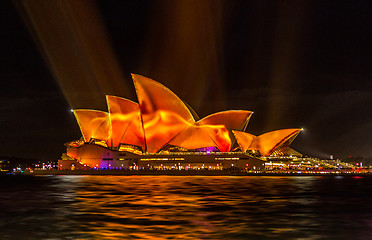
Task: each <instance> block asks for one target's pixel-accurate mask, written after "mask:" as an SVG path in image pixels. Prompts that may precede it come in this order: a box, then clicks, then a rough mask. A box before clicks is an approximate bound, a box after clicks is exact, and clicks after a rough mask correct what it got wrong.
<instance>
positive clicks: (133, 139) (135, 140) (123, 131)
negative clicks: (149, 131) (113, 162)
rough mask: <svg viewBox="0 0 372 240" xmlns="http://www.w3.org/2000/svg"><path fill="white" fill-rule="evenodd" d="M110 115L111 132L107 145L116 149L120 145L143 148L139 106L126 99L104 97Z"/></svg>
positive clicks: (143, 139) (143, 140)
mask: <svg viewBox="0 0 372 240" xmlns="http://www.w3.org/2000/svg"><path fill="white" fill-rule="evenodd" d="M106 99H107V106H108V109H109V113H110V122H111V129H110V130H111V131H110V141H109V145H110V146H113V147H118V146H119V144H120V143H124V144H131V145H136V146H140V147H142V148H143V149H144V148H145V138H144V133H143V126H142V121H141V114H140V111H139V105H138V104H137V103H135V102H132V101H130V100H128V99H125V98H121V97H115V96H106Z"/></svg>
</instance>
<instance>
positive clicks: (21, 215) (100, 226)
mask: <svg viewBox="0 0 372 240" xmlns="http://www.w3.org/2000/svg"><path fill="white" fill-rule="evenodd" d="M1 180H2V181H1V183H0V187H1V188H0V203H1V204H0V207H1V211H0V216H1V218H0V226H1V230H2V236H1V239H41V238H42V239H45V238H47V239H53V238H55V239H61V238H62V239H63V238H66V239H92V238H93V239H122V238H125V239H330V238H331V239H350V238H353V239H368V238H372V234H371V233H372V231H370V230H371V228H372V207H371V204H370V202H371V200H372V191H371V190H372V189H371V188H372V187H371V186H372V178H362V179H355V178H350V177H343V178H337V177H321V178H319V177H225V176H224V177H215V176H213V177H212V176H211V177H200V176H186V177H179V176H46V177H28V176H12V177H9V176H7V177H2V179H1Z"/></svg>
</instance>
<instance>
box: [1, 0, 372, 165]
mask: <svg viewBox="0 0 372 240" xmlns="http://www.w3.org/2000/svg"><path fill="white" fill-rule="evenodd" d="M0 5H1V11H2V13H1V16H0V18H1V20H2V21H1V41H2V44H0V47H1V52H2V54H1V63H2V64H1V68H0V69H1V71H0V74H1V82H2V87H1V89H0V100H1V105H0V116H1V117H0V126H1V135H0V145H1V148H0V155H1V156H18V157H30V158H41V159H47V160H55V159H57V158H58V157H59V156H60V155H61V154H62V152H64V150H65V147H64V145H63V144H64V143H65V142H68V141H71V140H76V139H79V138H80V137H81V134H80V130H79V127H78V125H77V123H76V120H75V118H74V116H73V114H72V113H71V111H70V109H71V108H73V109H77V108H91V109H100V110H107V109H105V105H106V104H105V102H104V98H102V96H104V95H106V94H113V95H117V96H121V97H125V98H128V99H131V100H135V101H136V96H135V90H134V87H133V85H132V80H131V79H130V73H137V74H141V75H144V76H147V77H150V78H153V79H154V80H156V81H158V82H160V83H162V84H164V85H165V86H167V87H169V88H170V89H172V91H174V92H175V93H176V94H177V95H178V96H179V97H180V98H182V100H184V101H185V102H186V103H188V104H189V105H190V106H191V107H192V108H194V109H195V111H196V112H197V113H198V114H199V115H200V117H204V116H207V115H209V114H212V113H214V112H217V111H222V110H229V109H244V110H250V111H254V114H253V116H252V117H251V120H250V123H249V124H248V127H247V130H246V131H247V132H249V133H252V134H255V135H260V134H262V133H264V132H268V131H272V130H277V129H284V128H292V127H298V128H304V131H303V132H301V133H300V134H299V136H298V137H297V138H296V139H295V141H294V142H293V143H292V145H291V147H292V148H294V149H295V150H297V151H299V152H301V153H304V154H306V155H310V156H315V157H321V158H328V157H329V156H330V155H334V157H335V158H343V157H346V156H350V155H351V156H362V157H372V150H371V147H370V146H372V134H371V133H372V111H371V110H372V81H371V76H372V74H371V73H372V61H371V60H372V59H371V54H370V52H371V42H372V34H371V31H372V20H371V16H372V2H371V1H367V0H366V1H337V2H323V1H227V0H221V1H212V0H210V1H209V0H206V1H188V0H178V1H177V0H176V1H171V0H168V1H138V0H128V1H119V0H110V1H103V0H102V1H72V0H67V1H39V0H29V1H3V2H1V3H0Z"/></svg>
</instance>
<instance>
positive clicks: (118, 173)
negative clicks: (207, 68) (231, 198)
mask: <svg viewBox="0 0 372 240" xmlns="http://www.w3.org/2000/svg"><path fill="white" fill-rule="evenodd" d="M22 175H33V176H42V175H94V176H102V175H105V176H110V175H111V176H136V175H138V176H162V175H163V176H372V173H371V172H341V171H339V172H338V171H336V172H335V171H319V172H310V173H309V172H300V171H296V172H242V171H239V170H121V169H109V170H107V169H105V170H31V171H30V170H28V171H25V172H24V173H22Z"/></svg>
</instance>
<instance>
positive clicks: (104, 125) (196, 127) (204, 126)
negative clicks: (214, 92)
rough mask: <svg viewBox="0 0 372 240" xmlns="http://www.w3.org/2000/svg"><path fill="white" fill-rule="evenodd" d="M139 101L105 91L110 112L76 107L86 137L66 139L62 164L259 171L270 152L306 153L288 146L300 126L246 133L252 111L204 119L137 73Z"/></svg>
mask: <svg viewBox="0 0 372 240" xmlns="http://www.w3.org/2000/svg"><path fill="white" fill-rule="evenodd" d="M132 78H133V82H134V86H135V89H136V93H137V98H138V103H136V102H133V101H130V100H128V99H125V98H121V97H116V96H106V100H107V107H108V111H107V112H104V111H97V110H88V109H77V110H74V115H75V117H76V120H77V122H78V124H79V127H80V130H81V133H82V137H81V139H79V140H76V141H72V142H68V143H66V144H65V146H66V153H64V154H62V158H61V160H59V161H58V164H59V168H60V169H71V168H72V169H73V168H76V169H185V170H188V169H226V168H232V167H234V168H241V169H247V170H254V169H257V170H260V169H262V168H263V167H264V163H265V161H266V159H267V157H272V156H289V155H301V154H300V153H298V152H297V151H295V150H293V149H291V148H290V147H289V145H290V144H291V143H292V141H293V140H294V139H295V138H296V136H297V135H298V134H299V132H300V131H301V129H282V130H277V131H272V132H268V133H265V134H262V135H259V136H255V135H252V134H249V133H247V132H245V129H246V127H247V124H248V122H249V119H250V117H251V115H252V112H251V111H245V110H230V111H222V112H218V113H214V114H211V115H209V116H207V117H204V118H202V119H199V117H198V116H197V114H196V113H195V111H194V110H192V109H191V108H190V106H189V105H187V104H186V103H185V102H183V101H182V100H181V99H180V98H179V97H178V96H177V95H176V94H174V93H173V92H172V91H170V90H169V89H168V88H166V87H165V86H163V85H162V84H160V83H158V82H156V81H154V80H152V79H149V78H146V77H143V76H141V75H136V74H132Z"/></svg>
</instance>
